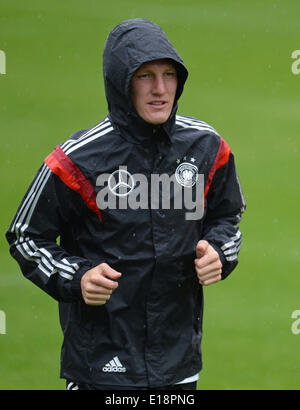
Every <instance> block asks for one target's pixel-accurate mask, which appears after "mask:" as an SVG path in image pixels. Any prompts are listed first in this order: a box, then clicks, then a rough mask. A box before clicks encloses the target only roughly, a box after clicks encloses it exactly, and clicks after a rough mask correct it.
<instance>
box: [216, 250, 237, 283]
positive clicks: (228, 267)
mask: <svg viewBox="0 0 300 410" xmlns="http://www.w3.org/2000/svg"><path fill="white" fill-rule="evenodd" d="M209 244H210V245H211V246H212V247H213V248H214V249H215V251H217V252H218V254H219V258H220V261H221V263H222V274H221V275H222V280H223V279H225V278H227V276H228V275H229V274H230V273H231V272H232V271H233V269H234V268H235V267H236V265H237V264H238V261H237V260H235V261H232V262H227V261H226V259H225V256H224V254H223V252H222V249H221V248H220V247H219V246H218V245H216V244H215V243H212V242H209Z"/></svg>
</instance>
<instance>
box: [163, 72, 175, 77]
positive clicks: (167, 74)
mask: <svg viewBox="0 0 300 410" xmlns="http://www.w3.org/2000/svg"><path fill="white" fill-rule="evenodd" d="M165 77H167V78H175V77H176V72H175V71H166V72H165Z"/></svg>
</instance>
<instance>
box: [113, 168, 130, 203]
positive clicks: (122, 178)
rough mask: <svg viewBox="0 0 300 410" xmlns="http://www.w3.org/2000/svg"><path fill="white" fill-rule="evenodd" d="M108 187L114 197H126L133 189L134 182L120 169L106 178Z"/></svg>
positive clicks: (126, 172) (128, 174) (127, 173)
mask: <svg viewBox="0 0 300 410" xmlns="http://www.w3.org/2000/svg"><path fill="white" fill-rule="evenodd" d="M108 187H109V189H110V191H111V192H112V193H113V194H114V195H116V196H127V195H129V194H130V192H131V191H132V190H133V188H134V180H133V177H132V175H131V174H130V173H129V172H128V171H126V170H125V169H121V168H120V169H117V170H116V171H114V172H113V173H112V174H111V175H110V177H109V178H108Z"/></svg>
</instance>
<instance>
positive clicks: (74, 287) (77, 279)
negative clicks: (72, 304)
mask: <svg viewBox="0 0 300 410" xmlns="http://www.w3.org/2000/svg"><path fill="white" fill-rule="evenodd" d="M92 267H93V265H92V264H91V263H86V264H84V265H82V266H81V267H80V268H79V269H78V271H77V272H76V275H75V276H74V278H73V280H72V281H71V283H70V284H71V289H70V290H71V293H72V296H73V297H74V298H76V299H82V293H81V278H82V276H83V275H84V274H85V273H86V272H87V271H88V270H90V269H91V268H92Z"/></svg>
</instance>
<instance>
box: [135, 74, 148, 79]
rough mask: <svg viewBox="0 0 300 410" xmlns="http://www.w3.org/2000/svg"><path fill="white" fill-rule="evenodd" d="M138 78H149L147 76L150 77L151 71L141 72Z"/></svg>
mask: <svg viewBox="0 0 300 410" xmlns="http://www.w3.org/2000/svg"><path fill="white" fill-rule="evenodd" d="M137 78H139V79H140V80H142V79H147V78H150V74H149V73H141V74H138V75H137Z"/></svg>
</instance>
